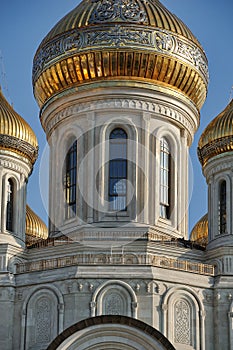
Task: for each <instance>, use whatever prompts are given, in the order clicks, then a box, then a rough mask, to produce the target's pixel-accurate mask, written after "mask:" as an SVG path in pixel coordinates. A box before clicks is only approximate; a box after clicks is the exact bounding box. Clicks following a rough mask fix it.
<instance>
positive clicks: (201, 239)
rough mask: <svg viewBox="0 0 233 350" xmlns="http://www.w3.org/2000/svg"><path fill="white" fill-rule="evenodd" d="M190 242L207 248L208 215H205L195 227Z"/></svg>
mask: <svg viewBox="0 0 233 350" xmlns="http://www.w3.org/2000/svg"><path fill="white" fill-rule="evenodd" d="M190 241H192V242H195V243H197V244H199V245H202V246H204V247H205V246H206V245H207V243H208V214H205V215H204V216H203V217H202V218H201V219H200V220H199V221H198V222H197V223H196V225H195V226H194V228H193V229H192V232H191V235H190Z"/></svg>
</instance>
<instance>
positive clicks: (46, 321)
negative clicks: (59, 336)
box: [35, 297, 52, 343]
mask: <svg viewBox="0 0 233 350" xmlns="http://www.w3.org/2000/svg"><path fill="white" fill-rule="evenodd" d="M35 313H36V315H35V340H36V343H44V342H46V343H47V342H49V341H50V340H51V328H50V326H51V323H52V322H51V321H52V320H51V316H52V315H51V302H50V301H49V300H48V298H46V297H43V298H41V299H39V300H38V301H37V302H36V305H35Z"/></svg>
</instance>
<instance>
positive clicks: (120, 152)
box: [108, 128, 127, 211]
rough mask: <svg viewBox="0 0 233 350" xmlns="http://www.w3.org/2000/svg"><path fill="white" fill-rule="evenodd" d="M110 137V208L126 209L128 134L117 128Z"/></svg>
mask: <svg viewBox="0 0 233 350" xmlns="http://www.w3.org/2000/svg"><path fill="white" fill-rule="evenodd" d="M109 139H110V140H109V143H110V145H109V186H108V200H109V210H111V211H126V209H127V208H126V202H127V181H126V180H127V134H126V132H125V131H124V130H123V129H120V128H117V129H114V130H113V131H112V132H111V134H110V137H109Z"/></svg>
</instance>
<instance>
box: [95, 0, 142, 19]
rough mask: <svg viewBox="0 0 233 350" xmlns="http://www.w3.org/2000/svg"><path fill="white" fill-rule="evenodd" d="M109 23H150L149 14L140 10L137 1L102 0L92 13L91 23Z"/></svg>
mask: <svg viewBox="0 0 233 350" xmlns="http://www.w3.org/2000/svg"><path fill="white" fill-rule="evenodd" d="M107 21H124V22H125V21H127V22H136V23H142V22H143V23H148V19H147V14H146V12H145V10H144V9H142V8H140V6H139V4H138V3H137V1H135V0H133V1H127V0H119V1H114V0H100V1H98V3H97V6H96V8H95V10H94V11H93V12H92V15H91V17H90V20H89V23H90V24H93V23H103V22H107Z"/></svg>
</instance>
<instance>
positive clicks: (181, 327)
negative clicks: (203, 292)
mask: <svg viewBox="0 0 233 350" xmlns="http://www.w3.org/2000/svg"><path fill="white" fill-rule="evenodd" d="M177 308H179V312H177V310H176V309H177ZM162 310H163V334H165V336H167V337H168V339H170V341H172V343H173V344H177V345H178V344H179V347H181V349H183V348H184V349H185V350H188V349H190V350H193V349H195V350H200V349H205V328H204V321H205V311H204V306H203V303H202V302H201V300H200V299H199V298H198V297H197V295H196V293H195V292H194V291H193V290H192V289H191V288H189V287H182V288H181V287H173V288H171V289H170V290H169V291H168V292H167V293H166V295H165V297H164V300H163V304H162ZM171 324H172V325H173V326H172V327H170V326H169V325H171ZM185 325H186V327H187V329H186V330H185ZM178 340H179V341H181V343H179V342H178Z"/></svg>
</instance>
